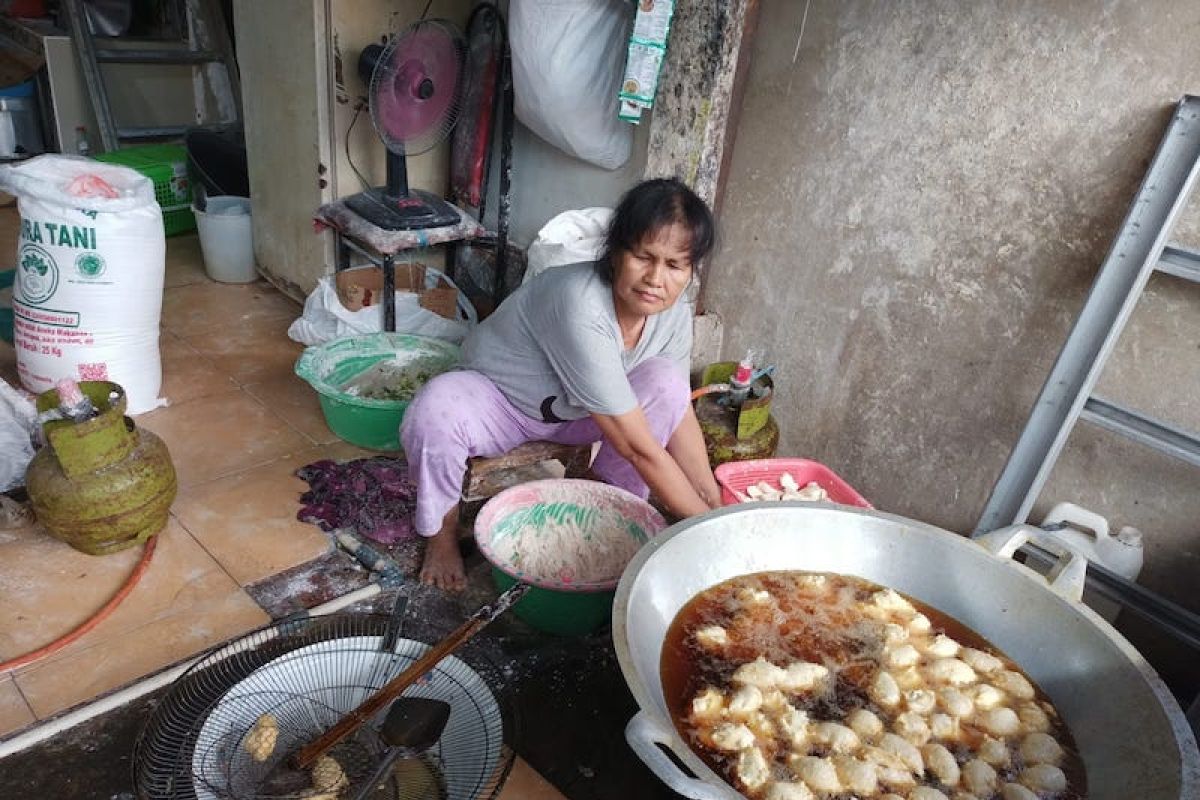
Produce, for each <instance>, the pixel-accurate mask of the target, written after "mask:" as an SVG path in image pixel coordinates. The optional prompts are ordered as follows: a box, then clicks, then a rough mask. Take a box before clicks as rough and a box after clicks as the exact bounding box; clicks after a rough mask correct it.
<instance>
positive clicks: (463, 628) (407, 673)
mask: <svg viewBox="0 0 1200 800" xmlns="http://www.w3.org/2000/svg"><path fill="white" fill-rule="evenodd" d="M530 588H531V587H530V585H529V584H527V583H517V584H515V585H513V586H511V587H509V589H508V590H507V591H505V592H504V593H503V594H501V595H500V596H499V597H497V598H496V599H495V600H493V601H492V602H491V603H488V604H487V605H485V606H483V607H482V608H480V609H479V610H478V611H476V612H475V613H474V614H472V615H471V616H470V617H469V618H468V619H467V621H466V622H464V623H463V624H462V625H460V626H459V627H458V628H457V629H455V631H454V632H453V633H451V634H450V635H449V636H447V637H446V638H445V639H443V640H442V641H441V642H439V643H438V644H437V645H435V646H434V647H433V648H432V649H431V650H430V651H429V652H428V653H426V654H425V655H423V656H421V657H420V658H419V659H417V660H416V661H414V662H413V663H412V664H411V665H409V667H408V669H406V670H404V671H403V672H401V673H400V674H399V675H397V676H396V677H395V678H392V679H391V680H390V681H388V682H387V683H386V684H384V685H383V687H382V688H380V690H379V691H378V692H376V693H375V695H373V696H372V697H369V698H368V699H367V700H365V701H364V702H363V703H362V705H360V706H359V707H358V708H356V709H354V710H353V711H351V712H350V713H349V714H347V715H346V716H344V717H342V719H341V720H340V721H339V722H338V723H337V724H336V725H334V726H333V727H332V728H330V729H329V730H327V731H325V732H324V733H323V734H321V735H320V736H318V737H317V738H316V739H314V740H313V741H312V742H310V743H309V744H306V745H305V746H304V747H303V748H301V750H300V752H298V753H297V754H296V757H295V759H294V760H293V763H294V764H295V766H296V768H297V769H305V768H307V767H308V766H309V765H310V764H312V763H313V762H314V761H316V760H317V759H318V758H320V757H321V756H322V755H324V754H325V753H326V752H327V751H328V750H329V748H331V747H333V746H334V745H335V744H337V743H338V742H340V741H341V740H342V739H344V738H346V737H347V736H349V735H350V734H352V733H354V732H355V731H356V730H358V729H359V728H360V727H362V725H363V723H365V722H366V721H367V720H369V719H370V718H371V717H373V716H375V714H377V713H378V712H379V710H380V709H381V708H383V707H384V706H386V705H387V704H388V703H390V702H391V701H392V700H395V699H396V698H397V697H399V696H400V695H401V694H403V693H404V690H405V689H407V688H408V687H410V686H412V685H413V684H414V683H416V682H417V681H418V680H420V679H421V678H423V677H425V674H426V673H428V672H429V671H430V670H432V669H433V668H434V667H435V666H437V664H438V662H439V661H441V660H442V659H443V658H445V657H446V656H447V655H449V654H450V653H452V652H453V651H454V650H456V649H457V648H458V646H459V645H461V644H462V643H463V642H465V641H467V640H468V639H470V638H471V637H472V636H474V635H475V634H477V633H479V631H481V630H483V629H484V628H485V627H487V626H488V625H489V624H490V623H491V622H492V621H493V620H495V619H496V617H498V616H500V615H501V614H503V613H504V612H505V611H507V610H508V609H510V608H512V607H513V605H514V604H515V603H516V602H517V601H518V600H520V599H521V598H522V597H524V596H525V593H526V592H528V591H529V589H530Z"/></svg>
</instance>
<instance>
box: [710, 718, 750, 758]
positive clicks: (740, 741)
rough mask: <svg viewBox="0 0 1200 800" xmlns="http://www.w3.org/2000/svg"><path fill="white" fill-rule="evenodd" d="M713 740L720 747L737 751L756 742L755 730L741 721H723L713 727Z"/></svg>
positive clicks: (732, 751)
mask: <svg viewBox="0 0 1200 800" xmlns="http://www.w3.org/2000/svg"><path fill="white" fill-rule="evenodd" d="M712 740H713V744H715V745H716V746H717V747H719V748H720V749H722V750H727V751H729V752H731V753H736V752H737V751H738V750H744V749H746V748H747V747H750V746H751V745H752V744H754V732H753V731H751V730H750V729H749V728H747V727H746V726H745V725H742V724H740V723H737V724H735V723H732V722H722V723H721V724H720V725H718V726H717V727H716V728H714V729H713V732H712Z"/></svg>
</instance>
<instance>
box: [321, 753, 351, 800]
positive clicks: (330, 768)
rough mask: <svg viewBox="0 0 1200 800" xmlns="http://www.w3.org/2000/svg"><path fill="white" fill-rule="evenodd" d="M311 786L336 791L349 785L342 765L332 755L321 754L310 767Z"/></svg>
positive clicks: (325, 790) (326, 790) (322, 790)
mask: <svg viewBox="0 0 1200 800" xmlns="http://www.w3.org/2000/svg"><path fill="white" fill-rule="evenodd" d="M312 783H313V788H314V789H316V790H318V791H321V792H333V793H335V794H336V793H337V792H338V791H340V790H341V789H345V788H346V786H347V785H349V783H350V780H349V779H348V778H347V777H346V773H345V771H343V770H342V765H341V764H339V763H338V762H337V759H335V758H333V757H332V756H321V757H320V758H318V759H317V762H316V763H315V764H313V768H312Z"/></svg>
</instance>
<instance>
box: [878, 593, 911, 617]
mask: <svg viewBox="0 0 1200 800" xmlns="http://www.w3.org/2000/svg"><path fill="white" fill-rule="evenodd" d="M871 600H872V602H874V603H875V605H877V606H878V607H879V608H882V609H883V610H884V611H904V612H907V613H909V614H915V613H916V612H917V610H916V609H915V608H913V606H912V603H910V602H908V601H907V600H905V599H904V597H903V596H901V595H900V593H899V592H895V591H893V590H891V589H883V590H882V591H878V592H876V593H875V594H873V595H871Z"/></svg>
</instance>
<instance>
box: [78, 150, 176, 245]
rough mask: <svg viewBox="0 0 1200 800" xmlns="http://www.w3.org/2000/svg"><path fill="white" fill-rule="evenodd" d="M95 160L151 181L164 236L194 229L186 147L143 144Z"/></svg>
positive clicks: (115, 151) (97, 157)
mask: <svg viewBox="0 0 1200 800" xmlns="http://www.w3.org/2000/svg"><path fill="white" fill-rule="evenodd" d="M96 160H97V161H103V162H105V163H107V164H119V165H121V166H123V167H129V168H131V169H135V170H137V171H138V172H140V173H141V174H143V175H145V176H146V177H147V178H149V179H150V180H151V181H153V182H154V199H155V200H157V201H158V205H159V208H161V209H162V215H163V230H164V232H165V233H166V235H167V236H174V235H175V234H178V233H185V232H187V231H194V230H196V217H195V215H194V214H192V186H191V183H189V181H188V174H187V150H185V149H184V147H183V145H178V144H144V145H137V146H135V147H126V148H123V149H121V150H114V151H113V152H111V153H103V154H101V155H98V156H96Z"/></svg>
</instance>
